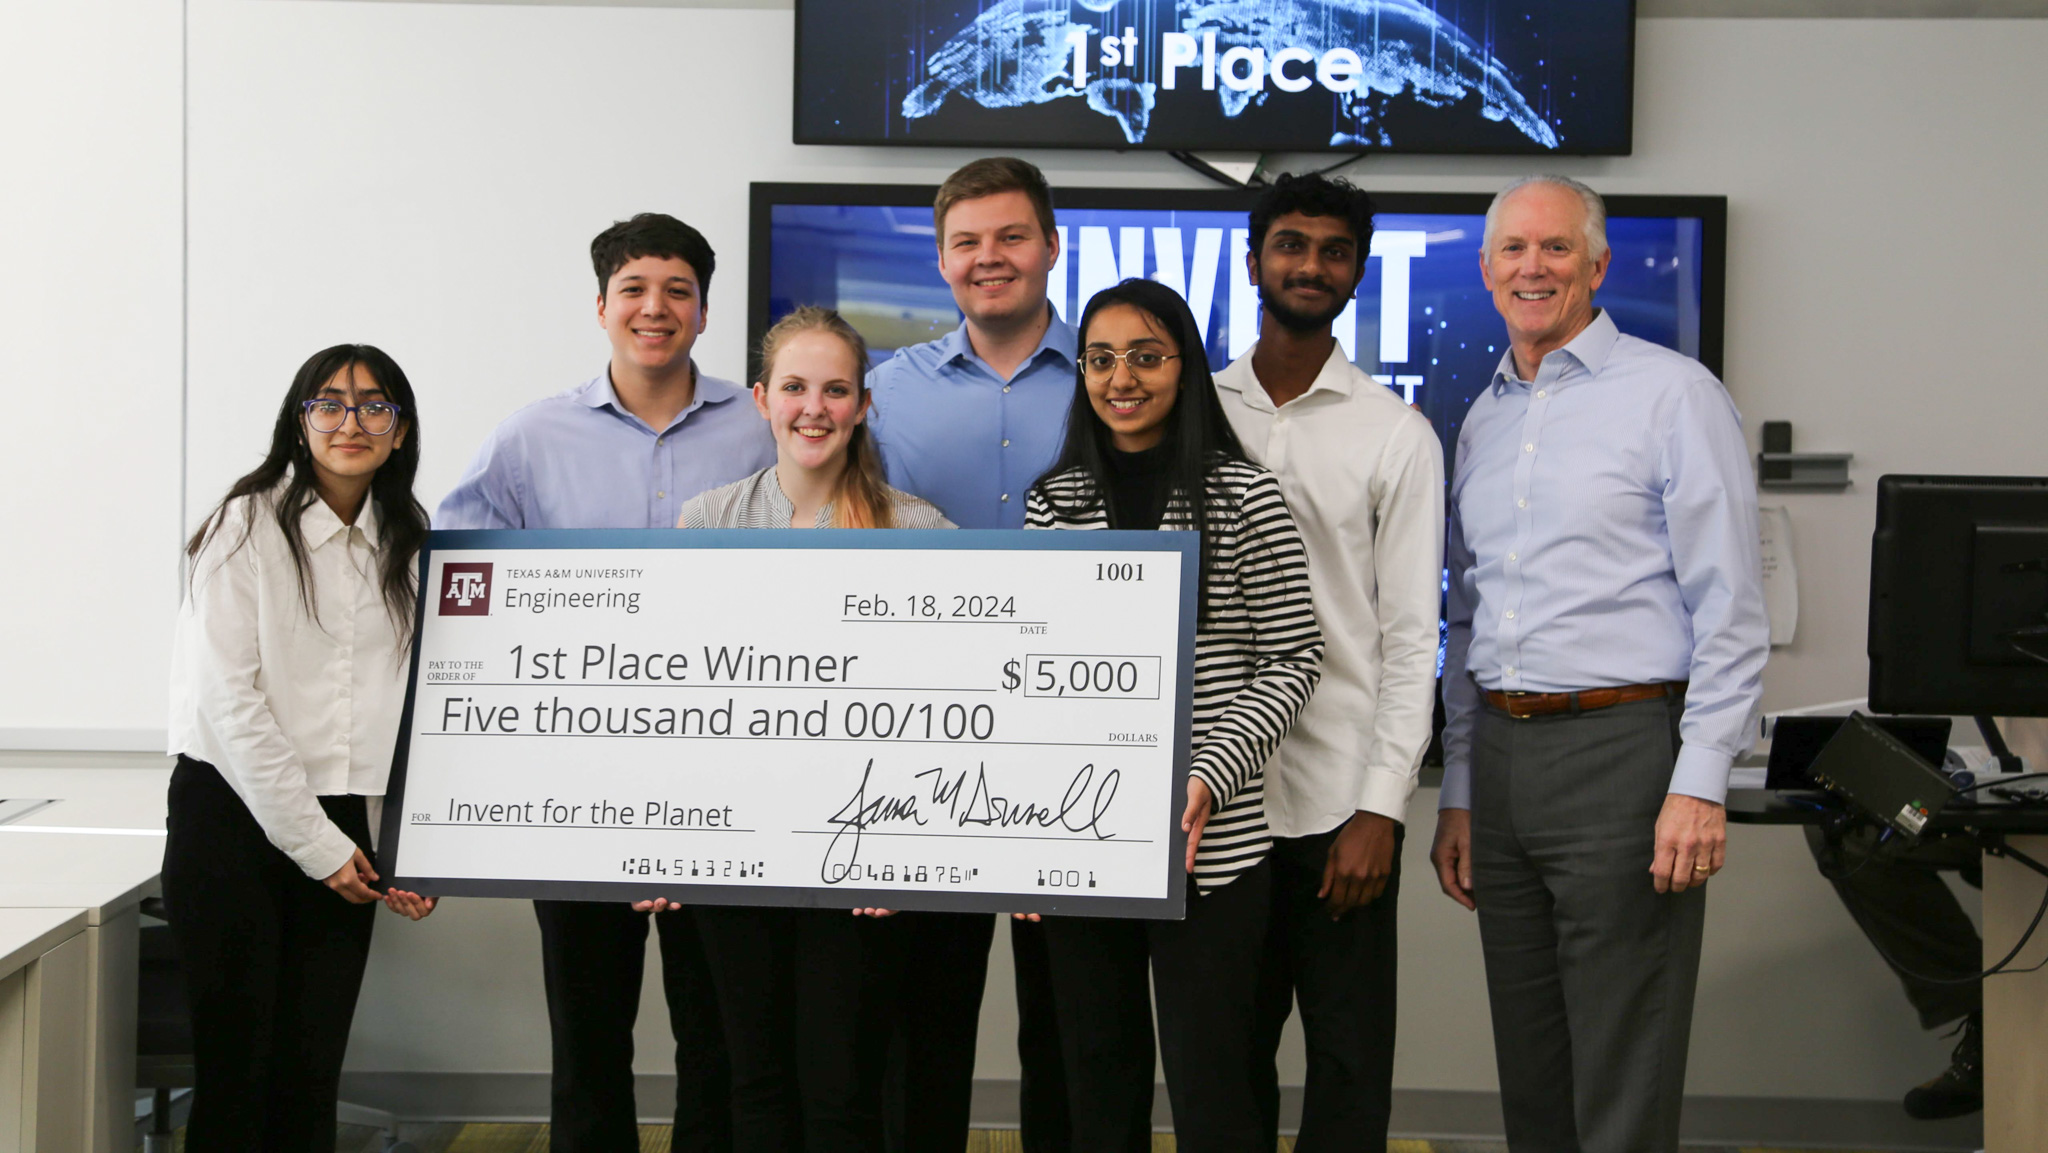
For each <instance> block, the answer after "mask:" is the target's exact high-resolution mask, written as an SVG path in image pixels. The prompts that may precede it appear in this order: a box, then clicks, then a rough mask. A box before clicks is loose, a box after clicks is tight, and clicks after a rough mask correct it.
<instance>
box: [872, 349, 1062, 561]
mask: <svg viewBox="0 0 2048 1153" xmlns="http://www.w3.org/2000/svg"><path fill="white" fill-rule="evenodd" d="M1074 356H1075V337H1074V329H1073V326H1072V325H1069V324H1068V323H1067V322H1066V321H1064V320H1061V319H1060V317H1059V314H1058V313H1054V314H1053V317H1052V323H1051V324H1049V325H1047V326H1046V329H1045V336H1044V337H1043V338H1041V339H1040V340H1039V342H1038V347H1037V348H1035V349H1033V350H1032V353H1031V355H1030V356H1029V357H1027V358H1026V359H1025V361H1024V363H1023V364H1021V365H1019V366H1018V368H1017V373H1016V375H1015V376H1012V377H1011V378H1010V379H1008V380H1004V379H1003V377H1002V374H1001V373H999V372H997V371H996V370H995V369H993V368H990V367H989V364H988V362H987V361H985V360H983V359H981V357H979V356H977V355H975V352H974V346H973V345H972V344H970V343H969V342H968V340H967V326H966V325H965V324H962V325H961V326H960V327H959V328H956V329H954V330H953V331H952V332H949V333H947V334H946V335H945V336H942V337H940V338H939V339H937V340H932V341H926V342H925V343H923V344H913V345H911V346H910V347H908V348H899V349H897V350H896V355H895V356H893V357H891V358H889V359H888V360H886V361H883V362H882V363H881V364H878V365H876V366H875V367H874V369H872V370H871V371H870V372H869V373H868V390H869V391H870V392H871V393H873V395H874V398H875V400H874V409H873V412H872V413H871V415H870V416H869V417H868V422H869V427H870V428H872V429H873V430H874V433H875V441H876V443H877V444H878V445H880V446H881V449H882V463H883V465H884V466H885V467H886V468H887V469H888V472H889V483H890V484H892V485H894V486H896V487H897V488H900V489H902V490H903V491H904V492H908V493H915V494H916V495H918V496H921V497H923V498H924V499H926V500H928V501H930V502H932V503H933V504H935V505H938V506H939V511H941V512H943V513H945V514H946V517H947V519H949V520H951V521H952V522H953V523H954V524H957V525H959V526H960V527H961V528H1023V527H1024V494H1025V493H1026V492H1027V491H1029V490H1030V488H1031V482H1032V481H1035V480H1037V479H1038V477H1039V474H1041V473H1043V472H1044V471H1045V470H1046V469H1048V468H1050V467H1051V466H1052V462H1053V459H1054V458H1055V457H1057V456H1058V455H1059V452H1060V443H1061V439H1062V437H1064V436H1065V434H1066V425H1067V407H1068V406H1069V405H1071V404H1072V403H1073V400H1074V374H1075V368H1074Z"/></svg>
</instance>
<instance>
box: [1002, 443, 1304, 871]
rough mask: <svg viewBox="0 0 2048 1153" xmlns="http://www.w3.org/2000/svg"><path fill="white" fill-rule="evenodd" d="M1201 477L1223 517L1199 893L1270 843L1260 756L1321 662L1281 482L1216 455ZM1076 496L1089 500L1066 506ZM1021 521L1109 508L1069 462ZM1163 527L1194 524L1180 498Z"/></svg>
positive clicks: (1209, 658)
mask: <svg viewBox="0 0 2048 1153" xmlns="http://www.w3.org/2000/svg"><path fill="white" fill-rule="evenodd" d="M1208 488H1209V496H1210V499H1211V500H1214V501H1215V502H1217V507H1218V508H1219V509H1222V510H1224V511H1225V516H1223V517H1222V518H1220V519H1221V520H1222V522H1223V523H1222V526H1221V527H1220V528H1219V529H1218V530H1217V531H1216V536H1215V539H1214V540H1213V541H1211V542H1210V544H1211V553H1212V562H1211V568H1210V571H1209V573H1208V576H1207V580H1208V594H1209V618H1208V620H1206V621H1204V622H1203V623H1202V624H1201V625H1200V626H1198V629H1197V631H1196V633H1195V685H1194V690H1195V691H1194V697H1195V711H1194V725H1193V732H1192V734H1191V738H1192V739H1191V742H1190V744H1191V748H1192V749H1193V755H1192V757H1191V758H1190V761H1189V765H1188V771H1189V772H1190V773H1192V774H1193V775H1194V776H1196V777H1198V778H1200V779H1201V781H1202V782H1203V783H1204V784H1206V785H1208V786H1209V791H1210V793H1212V794H1213V795H1214V796H1215V808H1214V811H1213V813H1212V815H1211V816H1210V818H1209V825H1208V827H1207V829H1205V830H1204V831H1203V833H1202V843H1201V847H1200V848H1199V849H1198V850H1197V851H1196V854H1195V882H1196V884H1197V886H1198V887H1199V888H1200V890H1201V891H1202V892H1204V893H1207V892H1210V891H1213V890H1215V889H1219V888H1221V887H1223V886H1224V885H1227V884H1229V883H1230V882H1231V880H1233V879H1234V878H1235V877H1236V876H1237V875H1238V874H1239V873H1242V872H1244V871H1245V870H1246V869H1249V868H1251V867H1252V866H1254V865H1256V864H1258V863H1259V862H1260V861H1262V860H1264V859H1265V856H1266V850H1267V848H1268V846H1269V845H1270V844H1271V843H1272V837H1271V835H1270V834H1269V833H1268V832H1267V831H1266V813H1265V796H1266V787H1265V763H1266V759H1267V758H1268V757H1270V756H1272V755H1273V751H1274V750H1275V749H1277V748H1279V747H1280V739H1281V738H1282V737H1284V736H1286V735H1287V730H1288V729H1289V728H1291V727H1293V725H1294V720H1295V718H1296V717H1297V716H1299V715H1300V714H1301V710H1302V706H1304V705H1306V704H1307V703H1308V699H1309V696H1310V694H1312V693H1314V692H1315V687H1316V681H1317V680H1319V679H1320V678H1321V676H1322V664H1323V634H1322V631H1321V630H1320V629H1319V628H1317V627H1316V618H1315V613H1314V611H1313V608H1312V607H1311V604H1310V601H1309V586H1308V554H1307V552H1306V551H1305V550H1304V549H1303V548H1302V544H1301V535H1300V534H1299V533H1298V532H1297V531H1296V530H1295V527H1294V517H1293V516H1292V515H1291V514H1290V513H1289V512H1288V511H1287V503H1286V501H1285V500H1283V499H1282V498H1281V496H1280V482H1279V481H1278V479H1276V478H1275V477H1274V475H1273V474H1272V473H1270V472H1268V471H1266V470H1265V469H1264V468H1261V467H1260V466H1258V465H1255V464H1250V463H1247V462H1244V461H1220V462H1218V463H1217V464H1216V465H1215V466H1214V467H1213V468H1211V469H1210V470H1209V476H1208ZM1048 494H1050V496H1051V497H1052V498H1056V499H1057V502H1058V506H1057V507H1055V503H1054V500H1052V499H1048ZM1084 502H1085V503H1084ZM1076 505H1082V506H1083V507H1084V508H1085V511H1074V510H1075V506H1076ZM1024 527H1025V528H1034V529H1100V528H1108V527H1109V514H1108V512H1107V511H1106V510H1105V508H1104V506H1103V502H1102V501H1101V500H1100V499H1095V498H1094V497H1093V484H1092V482H1091V481H1090V480H1089V479H1088V477H1087V474H1086V473H1084V472H1082V471H1081V470H1079V469H1069V470H1068V471H1066V472H1063V473H1060V474H1059V475H1058V476H1054V477H1050V478H1048V479H1046V480H1044V481H1041V482H1040V483H1039V484H1037V485H1035V486H1033V487H1032V489H1031V494H1030V496H1029V498H1028V499H1027V501H1026V504H1025V509H1024ZM1159 527H1160V528H1162V529H1188V528H1192V527H1193V523H1192V518H1191V517H1190V516H1189V510H1188V508H1187V505H1186V504H1185V503H1184V502H1181V501H1178V500H1176V501H1175V502H1174V503H1173V504H1172V505H1170V506H1169V507H1168V508H1167V510H1166V515H1165V517H1164V518H1163V520H1162V521H1161V523H1160V526H1159Z"/></svg>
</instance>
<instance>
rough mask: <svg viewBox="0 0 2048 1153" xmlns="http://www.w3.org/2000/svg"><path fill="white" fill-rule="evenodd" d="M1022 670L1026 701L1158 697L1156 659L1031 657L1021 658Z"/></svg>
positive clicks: (1153, 698)
mask: <svg viewBox="0 0 2048 1153" xmlns="http://www.w3.org/2000/svg"><path fill="white" fill-rule="evenodd" d="M1024 667H1025V668H1027V669H1029V670H1030V673H1029V677H1028V680H1027V682H1026V684H1025V686H1024V695H1025V696H1027V697H1119V698H1124V699H1146V700H1157V699H1158V697H1159V658H1158V657H1136V656H1132V657H1123V656H1085V655H1079V654H1066V655H1057V654H1055V655H1048V656H1037V655H1034V656H1028V657H1025V658H1024Z"/></svg>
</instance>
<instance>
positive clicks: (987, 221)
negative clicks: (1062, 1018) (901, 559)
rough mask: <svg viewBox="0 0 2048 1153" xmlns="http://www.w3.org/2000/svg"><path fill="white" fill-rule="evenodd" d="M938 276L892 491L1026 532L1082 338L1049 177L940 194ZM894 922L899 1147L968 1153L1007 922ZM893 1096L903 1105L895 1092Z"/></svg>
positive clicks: (1025, 1087)
mask: <svg viewBox="0 0 2048 1153" xmlns="http://www.w3.org/2000/svg"><path fill="white" fill-rule="evenodd" d="M932 218H933V222H934V225H935V227H936V229H937V233H938V245H939V274H940V275H941V276H942V277H944V278H945V281H946V284H947V286H948V287H950V288H952V290H953V300H954V302H955V303H956V304H958V305H959V306H960V312H961V314H962V315H963V316H964V317H965V319H964V320H963V321H962V322H961V324H960V327H959V328H956V329H954V330H953V331H952V332H950V333H948V334H946V335H945V336H942V337H940V338H939V339H937V340H934V341H930V342H927V343H925V344H918V345H912V346H910V347H908V348H899V349H897V350H896V355H895V356H894V357H892V358H891V359H889V360H887V361H884V362H883V363H881V364H879V365H877V366H876V367H875V368H874V370H873V371H871V372H869V373H868V389H869V391H870V392H871V394H872V395H873V396H874V408H873V410H872V411H871V413H870V415H869V417H868V427H869V428H870V429H872V430H873V431H874V436H875V443H876V445H877V446H878V447H879V448H880V449H881V453H882V464H883V466H884V467H885V468H886V469H887V470H888V474H889V483H890V484H892V485H894V486H895V487H897V488H900V489H902V490H903V491H905V492H909V493H914V494H916V495H918V496H921V497H923V498H924V499H926V500H928V501H930V502H932V503H933V504H935V505H937V506H938V507H939V510H940V511H941V512H943V513H945V514H946V516H947V517H948V518H950V519H951V520H952V521H953V522H954V523H955V524H957V525H959V526H960V527H961V528H1008V529H1021V528H1023V527H1024V494H1025V493H1026V492H1027V491H1029V490H1030V488H1031V482H1032V481H1035V480H1037V479H1038V477H1039V474H1040V473H1043V472H1044V471H1045V470H1046V469H1047V468H1049V467H1050V466H1051V465H1052V462H1053V458H1054V457H1056V456H1058V455H1059V449H1060V441H1061V438H1062V437H1063V435H1064V434H1065V431H1066V416H1067V408H1068V405H1069V404H1071V403H1072V401H1073V397H1074V381H1075V373H1076V368H1075V363H1074V356H1075V339H1074V330H1073V328H1072V327H1071V326H1070V325H1068V324H1067V322H1066V321H1064V320H1062V319H1061V318H1060V316H1059V314H1058V313H1057V312H1055V311H1054V310H1053V307H1052V305H1051V303H1050V302H1049V301H1048V300H1047V299H1046V295H1045V288H1046V282H1047V280H1048V279H1049V278H1050V276H1051V272H1052V266H1053V262H1054V261H1055V260H1057V259H1058V257H1059V233H1058V232H1057V231H1056V230H1055V228H1054V225H1053V218H1052V193H1051V192H1050V190H1048V189H1047V187H1046V183H1045V177H1044V176H1043V175H1042V174H1041V173H1040V172H1039V171H1038V169H1037V168H1036V167H1034V166H1033V165H1031V164H1028V163H1026V162H1024V161H1022V160H1016V159H1012V158H1009V157H992V158H988V159H983V160H976V161H974V162H972V163H970V164H968V165H966V166H965V167H963V168H961V169H960V170H959V171H958V172H955V173H954V174H953V175H952V176H950V177H948V178H947V179H946V182H945V184H943V185H941V186H940V188H939V194H938V197H937V199H936V201H935V202H934V204H933V211H932ZM895 922H896V923H895V924H894V925H893V926H892V928H893V929H894V931H895V932H896V934H897V935H898V937H899V938H900V939H901V942H902V944H903V947H904V950H905V955H906V957H908V958H910V959H911V963H913V964H914V965H916V967H917V973H918V976H917V978H916V980H915V982H913V983H912V987H910V988H908V989H907V990H906V995H905V997H904V999H903V1002H902V1008H901V1011H900V1012H899V1013H898V1014H897V1018H898V1020H899V1022H900V1025H899V1028H901V1029H903V1030H904V1033H905V1036H904V1038H903V1041H904V1044H903V1046H902V1047H901V1051H902V1052H903V1053H904V1055H905V1056H904V1059H903V1061H902V1062H901V1063H900V1064H899V1065H897V1066H896V1068H895V1070H894V1073H893V1077H892V1079H893V1080H895V1081H896V1082H897V1084H898V1085H899V1086H900V1088H901V1096H900V1101H901V1102H902V1103H903V1104H900V1105H896V1104H892V1106H891V1114H892V1115H891V1117H890V1124H889V1150H890V1153H937V1151H941V1150H943V1151H945V1153H958V1151H959V1150H960V1148H961V1147H962V1146H963V1145H965V1144H966V1141H967V1120H968V1106H969V1095H970V1093H971V1091H972V1089H973V1077H974V1048H975V1033H976V1029H977V1025H978V1022H979V1019H980V1012H981V994H982V986H983V985H984V984H985V983H986V982H987V976H988V950H989V944H990V941H991V940H992V939H993V937H994V934H995V919H994V918H993V917H991V916H987V915H981V914H968V913H901V914H898V915H897V917H896V918H895ZM1044 932H1045V930H1044V927H1043V926H1042V925H1039V924H1036V923H1029V922H1016V923H1013V924H1012V925H1011V926H1010V944H1011V955H1012V958H1013V960H1014V961H1015V965H1016V972H1017V1005H1018V1012H1017V1019H1018V1026H1017V1057H1018V1062H1019V1064H1020V1065H1021V1067H1022V1072H1023V1076H1022V1078H1021V1080H1020V1088H1019V1097H1020V1100H1019V1102H1018V1114H1019V1128H1020V1130H1021V1135H1022V1138H1023V1144H1024V1148H1025V1150H1026V1151H1027V1153H1064V1150H1066V1148H1067V1145H1068V1124H1067V1107H1066V1085H1065V1074H1064V1072H1063V1071H1062V1070H1063V1064H1062V1062H1061V1059H1060V1048H1059V1035H1058V1033H1057V1031H1056V1030H1055V1028H1054V1026H1053V1024H1052V978H1051V975H1050V969H1049V967H1048V962H1047V960H1046V953H1045V938H1044ZM891 1099H892V1101H897V1100H899V1097H898V1094H897V1093H895V1092H892V1093H891Z"/></svg>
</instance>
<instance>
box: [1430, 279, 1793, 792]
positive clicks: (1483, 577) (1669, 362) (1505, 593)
mask: <svg viewBox="0 0 2048 1153" xmlns="http://www.w3.org/2000/svg"><path fill="white" fill-rule="evenodd" d="M1749 469H1750V466H1749V450H1748V447H1747V446H1746V444H1745V442H1744V440H1743V436H1742V418H1741V416H1740V415H1739V414H1737V413H1736V411H1735V405H1734V403H1733V402H1732V401H1731V400H1730V399H1729V397H1728V392H1727V390H1726V389H1724V388H1722V387H1721V382H1720V381H1718V380H1716V379H1714V375H1713V373H1711V372H1708V371H1707V369H1706V367H1705V366H1704V365H1701V364H1700V363H1699V362H1698V361H1695V360H1692V359H1690V358H1688V357H1685V356H1681V355H1679V354H1678V353H1676V352H1672V351H1671V350H1669V349H1666V348H1663V347H1661V346H1659V345H1655V344H1651V343H1649V342H1648V341H1643V340H1638V339H1636V338H1635V337H1632V336H1623V335H1622V334H1621V333H1620V331H1618V330H1617V329H1616V328H1615V327H1614V321H1613V320H1612V319H1610V318H1609V317H1608V316H1607V314H1606V313H1605V312H1604V311H1603V312H1601V313H1599V314H1598V315H1597V316H1595V317H1594V319H1593V323H1592V324H1590V325H1589V326H1587V328H1586V330H1585V331H1584V332H1581V333H1580V334H1579V335H1578V336H1577V337H1575V338H1573V340H1572V341H1571V343H1569V344H1567V345H1565V346H1564V348H1562V349H1560V350H1559V351H1557V352H1553V353H1551V354H1550V355H1548V356H1546V357H1544V358H1543V363H1542V365H1540V366H1539V369H1538V371H1537V373H1536V379H1535V380H1534V381H1533V382H1532V381H1522V380H1518V379H1516V377H1515V364H1514V354H1513V352H1512V351H1510V352H1509V353H1508V354H1507V355H1504V356H1502V357H1501V363H1500V367H1499V369H1497V370H1496V371H1495V372H1494V376H1493V383H1492V386H1491V387H1490V388H1488V389H1487V390H1486V391H1484V392H1482V393H1481V394H1480V395H1479V397H1478V399H1476V400H1474V401H1473V402H1472V411H1471V412H1470V413H1469V414H1467V415H1466V417H1465V426H1464V428H1463V429H1462V430H1461V431H1460V432H1459V434H1458V459H1457V467H1456V471H1455V475H1454V477H1453V479H1452V482H1451V501H1450V504H1451V522H1450V535H1449V543H1448V547H1447V554H1448V565H1449V569H1450V589H1449V594H1450V595H1449V610H1448V612H1447V614H1446V616H1447V618H1448V622H1449V625H1450V638H1449V647H1448V651H1447V652H1446V654H1445V660H1444V709H1445V715H1446V720H1447V723H1446V727H1445V729H1444V785H1443V799H1442V802H1441V806H1442V807H1443V808H1470V807H1471V804H1472V775H1471V774H1472V761H1471V753H1472V725H1473V722H1474V720H1475V719H1476V717H1477V711H1478V708H1479V706H1480V698H1479V693H1478V688H1477V687H1475V685H1474V681H1476V682H1477V685H1478V686H1480V687H1484V688H1487V689H1500V690H1523V691H1528V692H1569V691H1573V690H1577V689H1590V688H1599V687H1601V686H1605V685H1627V684H1641V683H1648V682H1652V681H1684V680H1690V681H1691V682H1692V684H1691V687H1690V688H1689V689H1688V690H1687V692H1686V696H1685V715H1684V718H1683V719H1682V721H1681V723H1680V727H1679V737H1680V748H1679V752H1678V763H1677V766H1676V768H1675V769H1674V770H1673V771H1672V774H1671V786H1670V791H1671V792H1674V793H1684V794H1686V795H1688V796H1694V797H1701V798H1704V799H1706V800H1709V801H1715V802H1719V801H1721V800H1722V799H1723V798H1724V797H1725V796H1726V795H1727V791H1728V770H1729V768H1730V767H1731V765H1732V764H1733V762H1734V759H1735V757H1736V756H1737V755H1738V754H1740V753H1741V752H1743V751H1744V750H1745V749H1747V748H1748V747H1749V745H1750V743H1751V734H1752V732H1753V729H1752V727H1751V721H1752V719H1753V717H1754V715H1755V712H1756V708H1757V703H1758V699H1759V698H1760V697H1761V696H1762V694H1763V667H1764V660H1765V658H1766V657H1767V656H1768V655H1769V651H1770V624H1769V620H1768V618H1767V617H1766V615H1765V612H1764V599H1763V577H1762V572H1761V569H1760V567H1759V561H1758V557H1757V553H1758V545H1757V512H1756V484H1755V481H1754V479H1753V478H1752V476H1751V474H1750V470H1749ZM1467 673H1470V676H1467V675H1466V674H1467Z"/></svg>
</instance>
